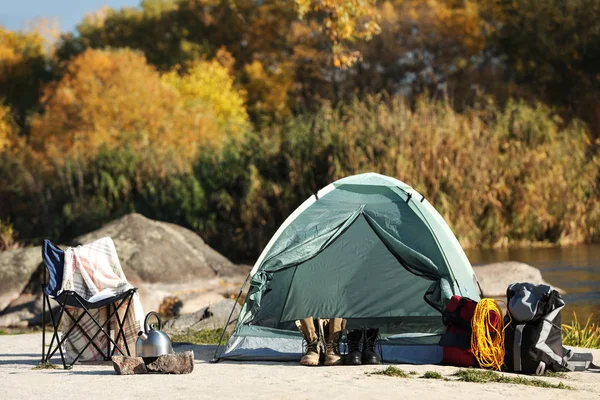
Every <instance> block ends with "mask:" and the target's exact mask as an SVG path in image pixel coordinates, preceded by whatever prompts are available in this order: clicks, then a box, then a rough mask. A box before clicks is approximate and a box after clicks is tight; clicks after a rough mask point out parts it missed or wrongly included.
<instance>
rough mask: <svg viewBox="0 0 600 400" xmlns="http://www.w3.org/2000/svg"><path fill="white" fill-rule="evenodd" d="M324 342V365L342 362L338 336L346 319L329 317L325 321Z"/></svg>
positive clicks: (343, 327)
mask: <svg viewBox="0 0 600 400" xmlns="http://www.w3.org/2000/svg"><path fill="white" fill-rule="evenodd" d="M325 322H326V323H325V324H324V325H323V326H324V342H325V363H324V364H325V365H340V364H342V356H341V355H340V338H341V337H342V332H343V331H344V329H345V328H346V320H345V319H343V318H331V319H329V320H326V321H325Z"/></svg>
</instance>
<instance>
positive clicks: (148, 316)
mask: <svg viewBox="0 0 600 400" xmlns="http://www.w3.org/2000/svg"><path fill="white" fill-rule="evenodd" d="M152 315H154V316H155V317H156V319H157V320H158V330H159V331H160V330H162V320H161V319H160V315H158V313H157V312H156V311H150V312H149V313H148V314H147V315H146V318H145V319H144V331H145V332H146V333H148V332H149V331H150V329H148V318H150V317H151V316H152Z"/></svg>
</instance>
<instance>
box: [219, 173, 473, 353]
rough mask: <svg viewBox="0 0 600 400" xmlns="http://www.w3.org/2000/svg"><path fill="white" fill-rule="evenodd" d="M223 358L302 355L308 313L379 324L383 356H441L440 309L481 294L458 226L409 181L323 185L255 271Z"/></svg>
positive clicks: (358, 178) (356, 179) (370, 176)
mask: <svg viewBox="0 0 600 400" xmlns="http://www.w3.org/2000/svg"><path fill="white" fill-rule="evenodd" d="M249 279H250V287H249V290H248V295H247V298H246V301H245V304H244V305H243V307H242V309H241V311H240V315H239V317H238V321H237V324H236V327H235V330H234V332H233V334H232V336H231V338H230V339H229V341H228V343H227V346H226V347H225V350H224V352H223V353H222V354H221V355H220V358H221V359H234V360H298V359H299V358H300V357H301V355H302V336H301V335H300V333H299V332H298V330H297V328H296V327H295V325H294V321H295V320H297V319H302V318H305V317H307V316H314V317H321V318H333V317H343V318H346V319H347V320H348V329H353V328H358V327H379V328H380V333H381V340H380V345H381V347H380V348H381V349H382V352H383V359H384V360H385V361H394V362H410V363H437V362H439V361H440V360H441V356H442V352H441V348H440V347H439V346H438V342H439V338H440V333H442V332H443V331H444V326H443V323H442V318H441V313H440V310H442V309H443V307H444V306H445V304H446V303H447V301H448V300H449V299H450V297H451V296H452V295H455V294H456V295H462V296H467V297H470V298H472V299H474V300H479V295H478V292H477V287H476V277H475V274H474V272H473V269H472V267H471V264H470V263H469V261H468V259H467V257H466V255H465V253H464V251H463V250H462V248H461V247H460V244H459V243H458V240H457V239H456V237H455V236H454V235H453V233H452V231H451V230H450V228H449V227H448V225H447V224H446V222H445V221H444V220H443V218H442V217H441V216H440V215H439V214H438V213H437V211H436V210H435V209H434V208H433V206H432V205H431V204H430V203H429V202H428V201H427V200H426V199H425V198H424V196H422V195H420V194H419V193H418V192H416V191H415V190H414V189H413V188H412V187H410V186H408V185H407V184H405V183H403V182H401V181H399V180H397V179H394V178H390V177H387V176H383V175H379V174H375V173H366V174H360V175H354V176H350V177H347V178H343V179H340V180H338V181H335V182H334V183H332V184H330V185H328V186H326V187H325V188H323V189H321V190H319V191H318V192H317V193H315V194H314V195H313V196H311V197H310V198H309V199H307V200H306V201H305V202H304V203H302V205H300V207H298V208H297V209H296V210H295V211H294V212H293V213H292V214H291V215H290V216H289V217H288V218H287V219H286V220H285V222H284V223H283V224H282V225H281V227H280V228H279V229H278V230H277V232H276V233H275V235H274V236H273V238H272V239H271V240H270V241H269V243H268V244H267V246H266V248H265V249H264V250H263V252H262V254H261V255H260V257H259V258H258V260H257V261H256V264H255V265H254V267H253V269H252V270H251V272H250V275H249Z"/></svg>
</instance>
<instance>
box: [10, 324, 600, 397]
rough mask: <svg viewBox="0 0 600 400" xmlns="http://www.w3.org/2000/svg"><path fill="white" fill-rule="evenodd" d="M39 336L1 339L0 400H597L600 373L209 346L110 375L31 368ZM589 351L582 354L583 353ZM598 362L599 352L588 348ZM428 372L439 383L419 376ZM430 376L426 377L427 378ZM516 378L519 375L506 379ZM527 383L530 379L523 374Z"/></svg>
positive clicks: (103, 368) (89, 369)
mask: <svg viewBox="0 0 600 400" xmlns="http://www.w3.org/2000/svg"><path fill="white" fill-rule="evenodd" d="M40 343H41V336H40V334H26V335H5V336H0V348H2V351H1V352H0V379H1V380H2V382H4V384H3V385H0V398H2V399H4V400H11V399H24V398H27V399H30V398H38V399H61V400H69V399H73V400H80V399H82V398H87V399H100V398H103V399H106V398H111V397H118V398H120V399H136V400H137V399H140V398H165V399H190V398H217V399H221V398H234V397H239V396H243V397H244V398H261V399H280V398H282V397H283V396H285V397H286V399H288V400H290V399H314V398H326V399H330V400H332V399H344V400H347V399H348V398H378V399H388V398H389V399H392V398H394V399H395V398H398V397H402V398H409V399H416V398H419V399H439V398H443V399H461V400H462V399H474V398H485V399H499V400H500V399H501V400H505V399H507V398H511V399H529V400H530V399H531V398H559V397H560V398H577V399H592V398H594V399H597V398H598V397H599V396H600V380H599V379H598V378H599V375H598V374H597V373H594V372H578V373H569V374H567V375H566V377H564V376H563V377H543V378H541V380H542V381H544V382H548V383H550V384H553V385H558V384H559V383H560V382H562V383H563V384H564V385H567V386H570V387H572V388H574V389H575V390H568V389H551V388H542V387H532V386H523V385H516V384H506V383H487V384H481V383H470V382H459V381H456V380H455V379H456V378H455V377H454V376H453V374H454V373H456V372H457V371H458V370H459V369H458V368H454V367H446V366H438V365H398V366H397V367H398V368H401V369H403V370H404V371H406V372H410V371H413V372H414V373H415V374H414V375H411V376H410V377H407V378H400V377H393V376H384V375H376V374H375V375H374V374H372V373H373V372H377V371H382V370H385V369H386V368H387V367H388V366H386V365H382V366H358V367H314V368H310V367H303V366H300V365H298V364H296V363H275V362H245V363H235V362H219V363H217V364H211V363H209V360H210V359H211V358H212V356H213V354H214V350H215V346H198V345H177V346H176V351H185V350H193V351H194V354H195V365H194V371H193V373H191V374H189V375H132V376H119V375H116V374H115V372H114V370H113V368H112V365H111V364H110V363H98V364H93V365H90V364H86V365H76V366H75V367H74V368H73V369H72V370H71V371H65V370H62V369H54V370H35V369H33V368H34V367H35V366H36V365H37V363H38V362H39V357H40V356H39V352H40ZM586 351H587V350H586ZM593 352H594V356H595V359H597V360H598V359H600V350H593ZM427 371H433V372H437V373H439V374H440V375H441V376H442V378H447V379H450V380H449V381H445V380H443V379H423V378H421V377H422V376H423V375H425V373H426V372H427ZM430 375H431V374H430ZM510 376H513V377H516V376H517V375H514V374H511V375H510ZM527 379H531V378H530V377H527Z"/></svg>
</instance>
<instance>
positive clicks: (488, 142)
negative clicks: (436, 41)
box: [0, 96, 600, 262]
mask: <svg viewBox="0 0 600 400" xmlns="http://www.w3.org/2000/svg"><path fill="white" fill-rule="evenodd" d="M153 160H154V158H153V154H152V147H151V146H150V147H148V150H146V152H145V153H144V154H142V153H139V152H138V153H136V152H134V151H132V150H130V149H127V148H122V149H118V150H116V151H107V150H104V151H100V152H99V154H98V155H97V156H96V157H95V158H94V159H93V160H91V161H90V160H88V161H87V162H86V163H85V165H86V167H85V168H84V167H80V166H79V164H78V163H77V162H76V160H71V161H70V162H66V163H61V164H60V165H62V167H61V168H58V167H57V168H55V169H54V170H53V169H52V168H46V169H43V168H39V169H40V170H39V171H37V170H24V169H23V168H24V167H22V164H23V163H21V164H19V163H13V164H11V165H20V167H19V168H20V169H18V171H19V173H18V174H17V175H16V181H15V182H12V183H11V185H10V186H8V188H7V189H5V190H7V191H8V190H10V191H9V192H4V193H0V196H1V197H2V198H5V199H9V201H10V202H11V204H12V205H11V207H6V208H5V207H2V210H0V219H2V220H7V219H10V221H12V223H13V226H14V227H15V230H16V231H17V232H18V234H19V238H20V240H22V241H31V240H35V239H39V238H41V237H42V236H45V237H51V238H54V239H62V240H68V239H71V238H73V237H75V236H76V235H78V234H81V233H84V232H87V231H89V230H90V229H95V228H97V227H99V226H100V225H101V224H102V223H106V222H108V221H110V220H112V219H114V218H117V217H119V216H121V215H124V214H126V213H130V212H140V213H142V214H144V215H146V216H147V217H149V218H154V219H159V220H164V221H169V222H173V223H177V224H180V225H183V226H186V227H188V228H190V229H193V230H195V231H197V232H198V233H200V235H201V236H202V237H203V238H205V239H206V240H207V242H208V243H209V244H211V245H212V246H213V247H215V248H216V249H217V250H219V251H221V252H223V253H225V254H226V255H227V256H228V257H230V258H232V259H233V260H235V261H245V262H249V261H251V260H254V259H255V258H256V257H257V256H258V254H259V253H260V251H261V250H262V248H263V247H264V246H265V245H266V243H267V242H268V240H269V239H270V237H271V235H272V234H273V233H274V232H275V231H276V229H277V228H278V227H279V225H280V224H281V223H282V222H283V221H284V219H285V218H286V217H287V216H288V215H289V214H290V213H291V212H292V211H293V210H294V209H295V208H296V207H298V206H299V205H300V204H301V203H302V202H303V201H304V200H305V199H306V198H307V197H308V196H310V195H311V194H313V193H315V192H316V191H317V190H318V189H320V188H322V187H324V186H326V185H327V184H329V183H330V182H332V181H334V180H336V179H338V178H341V177H344V176H347V175H352V174H357V173H361V172H378V173H382V174H385V175H390V176H394V177H397V178H399V179H400V180H403V181H404V182H406V183H407V184H409V185H411V186H413V187H414V188H415V189H416V190H418V191H419V192H421V193H422V194H423V195H425V197H426V198H427V199H428V200H429V201H430V202H431V203H432V204H433V205H434V206H435V207H436V209H437V210H438V211H439V212H440V214H442V216H443V217H444V218H445V219H446V221H448V223H449V224H450V226H451V228H452V229H453V231H454V232H455V233H456V235H457V236H458V238H459V240H460V242H461V243H462V244H463V245H464V246H488V247H494V246H507V245H512V244H524V243H529V242H540V241H543V242H548V243H561V244H567V243H580V242H583V241H586V240H591V239H593V238H594V237H595V236H597V235H598V234H599V233H600V229H599V228H600V208H599V207H598V188H597V186H596V178H597V171H598V159H597V156H596V154H595V153H594V152H593V146H592V145H591V143H590V142H589V140H588V137H587V134H586V130H585V127H584V126H583V125H582V124H580V123H579V122H577V121H575V122H572V123H569V124H566V123H564V122H563V121H561V120H560V119H559V118H558V117H557V116H556V115H555V114H553V112H552V110H550V109H549V108H548V107H546V106H544V105H541V104H538V105H536V106H529V105H527V104H525V103H522V102H508V104H507V105H506V106H505V107H498V106H496V105H495V104H494V103H493V102H491V101H487V100H486V99H482V100H481V101H480V102H479V103H478V105H477V106H476V107H473V108H470V109H467V110H464V111H463V112H461V113H458V112H456V111H454V110H453V109H452V108H451V107H450V104H449V103H448V101H433V100H428V99H426V98H422V99H421V100H419V101H418V102H416V104H414V105H409V104H407V103H406V102H405V101H404V100H403V98H401V97H386V96H377V97H372V98H369V99H368V100H365V101H355V102H353V103H351V104H347V105H345V106H340V107H337V108H331V107H327V106H324V107H323V108H322V109H321V110H320V111H319V112H318V113H316V114H305V115H299V116H296V117H293V118H290V119H287V120H285V121H279V122H276V123H272V124H271V125H269V126H266V127H264V128H262V129H261V130H260V131H258V132H256V131H255V132H248V133H247V134H246V135H245V136H244V137H243V138H242V139H241V140H231V141H230V142H229V143H228V144H226V145H225V146H224V147H223V149H222V150H220V151H215V150H214V148H206V149H204V150H201V151H200V154H199V155H198V158H197V160H196V162H195V163H194V166H193V168H191V169H190V170H189V171H186V172H176V171H177V169H176V168H171V167H170V166H169V165H160V166H156V165H154V164H153ZM174 162H175V160H174ZM81 164H83V163H81ZM23 165H24V164H23ZM57 165H58V163H57ZM0 168H3V167H2V165H0ZM11 168H13V169H14V168H16V167H11ZM0 189H1V187H0ZM5 195H6V196H5ZM5 210H8V212H5Z"/></svg>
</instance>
